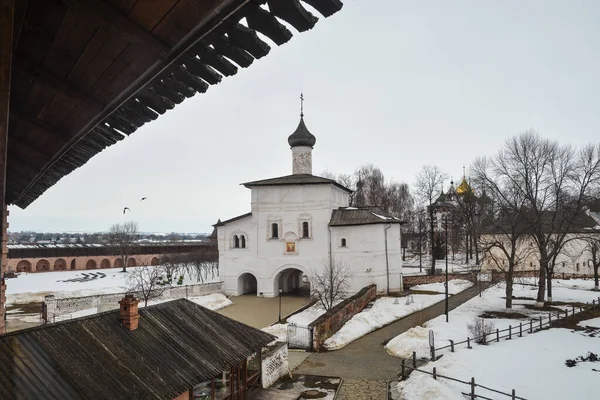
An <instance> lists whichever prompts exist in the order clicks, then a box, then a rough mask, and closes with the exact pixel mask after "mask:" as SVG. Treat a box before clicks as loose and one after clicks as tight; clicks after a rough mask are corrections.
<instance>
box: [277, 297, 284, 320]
mask: <svg viewBox="0 0 600 400" xmlns="http://www.w3.org/2000/svg"><path fill="white" fill-rule="evenodd" d="M281 293H283V290H282V289H279V318H277V321H278V322H279V323H281Z"/></svg>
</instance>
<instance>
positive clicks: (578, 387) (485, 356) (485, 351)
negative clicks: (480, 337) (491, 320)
mask: <svg viewBox="0 0 600 400" xmlns="http://www.w3.org/2000/svg"><path fill="white" fill-rule="evenodd" d="M599 350H600V339H599V338H597V337H596V338H592V337H587V336H583V335H580V334H579V333H577V332H571V331H570V330H568V329H560V328H553V329H550V330H545V331H542V332H538V333H535V334H533V335H529V336H525V337H523V338H519V339H513V340H510V341H501V342H500V343H495V344H492V345H489V346H479V347H477V348H476V349H474V350H464V351H457V352H455V353H446V354H445V355H444V356H443V357H442V358H441V359H439V360H438V361H436V362H435V363H429V364H427V365H426V366H424V367H422V369H424V370H426V371H430V372H431V371H432V369H433V367H434V366H435V367H436V370H437V373H438V374H441V375H445V376H449V377H452V378H457V379H460V380H462V381H470V379H471V377H475V383H479V384H481V385H484V386H487V387H490V388H492V389H496V390H500V391H502V392H505V393H511V391H512V389H515V391H516V395H517V396H521V397H524V398H526V399H532V400H534V399H557V400H563V399H564V400H567V399H573V400H575V399H576V400H596V399H598V398H600V373H599V372H598V370H600V363H598V362H596V363H592V362H581V363H578V364H577V365H576V366H575V367H572V368H569V367H567V366H566V365H565V361H566V360H568V359H575V358H577V357H579V356H586V355H587V353H588V352H589V351H592V352H595V353H598V352H599ZM398 390H399V391H400V393H401V395H400V397H399V398H400V399H404V400H421V399H428V400H442V399H444V400H464V399H465V396H463V395H462V394H461V392H466V393H468V392H469V386H467V385H463V384H460V383H457V382H453V381H450V380H447V379H441V378H440V379H438V380H437V381H436V380H434V379H433V377H431V376H430V375H428V374H424V373H421V372H418V371H415V372H413V373H412V374H411V375H410V378H409V379H407V380H406V381H404V382H400V383H399V384H398ZM476 393H477V394H481V395H483V396H486V397H489V398H492V399H509V398H510V397H507V396H502V395H497V394H495V393H492V392H489V391H487V390H483V389H480V388H477V390H476Z"/></svg>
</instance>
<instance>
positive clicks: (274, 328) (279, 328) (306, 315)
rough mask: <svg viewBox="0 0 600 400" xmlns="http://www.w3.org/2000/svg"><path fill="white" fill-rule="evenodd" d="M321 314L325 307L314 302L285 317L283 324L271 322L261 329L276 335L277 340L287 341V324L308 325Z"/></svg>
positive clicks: (323, 312)
mask: <svg viewBox="0 0 600 400" xmlns="http://www.w3.org/2000/svg"><path fill="white" fill-rule="evenodd" d="M323 314H325V308H323V306H322V305H321V303H316V304H313V305H312V306H310V307H308V308H307V309H306V310H303V311H301V312H299V313H298V314H294V315H292V316H291V317H290V318H288V319H287V322H286V323H285V324H273V325H270V326H267V327H264V328H262V330H263V331H265V332H267V333H270V334H271V335H274V336H277V341H279V342H287V331H288V324H290V323H291V324H294V325H298V326H308V325H309V324H310V323H311V322H313V321H314V320H316V319H317V318H319V317H320V316H321V315H323Z"/></svg>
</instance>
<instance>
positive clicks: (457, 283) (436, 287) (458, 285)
mask: <svg viewBox="0 0 600 400" xmlns="http://www.w3.org/2000/svg"><path fill="white" fill-rule="evenodd" d="M471 286H473V282H471V281H467V280H465V279H452V280H450V281H448V293H449V294H457V293H460V292H462V291H463V290H465V289H468V288H470V287H471ZM410 290H423V291H428V292H438V293H445V290H446V288H445V287H444V282H439V283H425V284H422V285H416V286H412V287H411V288H410Z"/></svg>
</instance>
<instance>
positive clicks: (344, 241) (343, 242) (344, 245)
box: [342, 238, 346, 247]
mask: <svg viewBox="0 0 600 400" xmlns="http://www.w3.org/2000/svg"><path fill="white" fill-rule="evenodd" d="M342 247H346V238H342Z"/></svg>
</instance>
